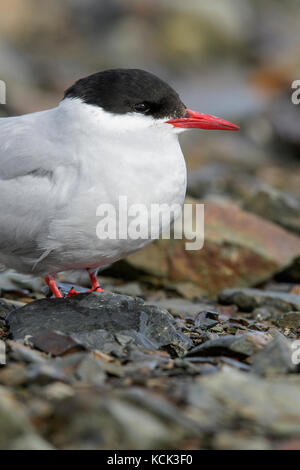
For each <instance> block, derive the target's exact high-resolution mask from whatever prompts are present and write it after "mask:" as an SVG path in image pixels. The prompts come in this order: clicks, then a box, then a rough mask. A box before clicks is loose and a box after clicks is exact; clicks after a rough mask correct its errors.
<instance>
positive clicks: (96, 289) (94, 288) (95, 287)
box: [87, 268, 104, 292]
mask: <svg viewBox="0 0 300 470" xmlns="http://www.w3.org/2000/svg"><path fill="white" fill-rule="evenodd" d="M87 272H88V273H89V276H90V280H91V284H92V288H91V289H90V290H89V292H104V291H103V289H102V288H101V286H100V284H99V282H98V278H97V275H96V273H95V271H90V270H89V269H88V268H87Z"/></svg>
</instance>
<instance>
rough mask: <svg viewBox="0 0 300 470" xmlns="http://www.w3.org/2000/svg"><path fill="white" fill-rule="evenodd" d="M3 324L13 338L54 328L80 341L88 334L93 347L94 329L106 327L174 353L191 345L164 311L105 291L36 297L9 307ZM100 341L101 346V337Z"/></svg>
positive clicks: (108, 329)
mask: <svg viewBox="0 0 300 470" xmlns="http://www.w3.org/2000/svg"><path fill="white" fill-rule="evenodd" d="M7 324H8V326H9V329H10V332H11V334H12V336H13V338H14V339H23V338H24V337H25V336H26V335H37V334H42V333H45V332H46V331H49V330H50V331H52V330H54V331H60V332H62V333H66V334H68V335H70V336H72V334H73V333H74V334H75V336H76V337H77V338H78V334H79V336H81V342H82V339H83V338H85V339H86V341H87V342H88V336H89V333H90V334H91V335H92V336H93V341H94V347H96V348H97V347H98V346H97V341H95V335H94V332H95V330H106V331H108V332H110V333H112V334H114V335H117V334H120V333H121V334H123V335H126V336H128V337H130V338H133V340H134V342H135V343H136V344H139V345H141V346H144V347H148V348H152V349H159V348H168V349H171V350H173V351H176V353H177V354H178V355H182V354H184V352H185V351H186V350H187V349H188V348H189V347H190V346H191V341H190V340H189V338H187V337H186V336H184V335H183V334H182V333H181V332H180V331H178V329H177V328H176V324H175V320H174V319H173V317H172V316H171V315H170V313H169V312H168V311H167V310H165V309H163V308H160V307H156V306H153V305H146V304H145V302H144V301H143V300H142V299H140V298H137V297H128V296H125V295H118V294H113V293H109V292H105V293H92V294H78V295H77V296H74V297H70V298H67V299H42V300H37V301H36V302H31V303H30V304H27V305H25V306H24V307H22V308H19V309H16V310H13V311H12V312H11V313H10V314H9V316H8V318H7ZM100 343H101V344H100V347H101V345H102V344H103V339H102V338H101V342H100ZM100 347H99V349H100Z"/></svg>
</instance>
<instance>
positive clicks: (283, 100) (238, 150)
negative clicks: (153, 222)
mask: <svg viewBox="0 0 300 470" xmlns="http://www.w3.org/2000/svg"><path fill="white" fill-rule="evenodd" d="M0 6H1V15H0V63H1V72H0V78H1V79H2V80H4V81H5V82H6V84H7V108H6V109H4V108H3V106H1V108H0V109H1V111H0V112H1V115H12V114H19V113H20V114H21V113H27V112H32V111H37V110H41V109H45V108H49V107H52V106H55V105H56V104H57V103H58V102H59V100H60V99H61V98H62V96H63V91H64V90H65V89H66V88H67V87H68V86H69V85H70V84H72V83H73V82H74V81H75V80H76V79H78V78H79V77H82V76H85V75H88V74H90V73H93V72H96V71H100V70H103V69H107V68H116V67H139V68H143V69H146V70H148V71H151V72H153V73H155V74H157V75H159V76H160V77H161V78H163V79H166V80H167V81H168V82H170V83H171V84H172V85H173V87H174V88H175V89H176V90H177V91H178V92H179V93H180V95H181V96H182V98H183V101H184V102H185V103H186V105H187V106H188V107H190V108H191V109H195V110H198V111H201V112H204V113H212V114H215V115H220V116H221V117H224V118H225V119H228V120H233V121H234V122H238V123H239V124H240V125H241V127H242V132H241V133H239V135H237V134H234V135H233V134H229V133H228V134H226V133H222V132H221V133H218V132H217V133H214V132H203V133H199V132H194V133H193V138H191V135H190V134H189V135H188V139H187V138H186V136H185V137H184V141H183V145H184V148H185V154H186V157H187V162H188V167H189V169H190V170H195V169H198V168H200V167H201V168H202V170H205V171H204V172H203V171H202V172H201V177H200V176H199V175H198V176H197V175H196V176H195V175H194V176H193V179H192V181H191V183H190V193H191V194H192V195H194V196H197V197H212V196H214V197H215V196H216V195H220V194H221V196H222V197H227V198H232V197H233V196H234V197H235V198H237V200H238V201H242V203H244V202H245V198H246V199H247V197H248V196H249V194H248V193H249V191H250V190H251V189H253V185H254V184H255V185H257V184H260V183H266V184H268V185H271V186H273V187H275V188H277V189H280V190H284V191H287V192H289V193H291V194H292V195H294V196H295V197H297V198H298V197H299V196H300V184H299V183H300V179H299V178H300V160H299V158H298V156H299V144H300V129H299V114H300V111H299V110H300V106H299V107H297V106H295V105H293V104H292V103H291V94H292V90H291V83H292V82H293V81H294V80H296V79H297V78H298V79H299V78H300V71H299V70H300V57H299V49H300V34H299V20H300V3H299V1H297V0H285V1H283V0H280V1H279V0H264V1H263V2H262V1H259V0H244V1H243V2H241V1H240V0H215V1H213V2H211V1H201V2H200V1H198V0H185V1H184V2H182V1H180V0H164V1H158V0H126V1H124V0H111V1H109V2H108V1H104V0H86V1H85V2H81V1H79V0H1V2H0ZM232 165H233V167H232ZM232 168H234V174H233V171H232ZM195 178H196V179H197V184H196V185H195V184H194V183H195ZM199 178H200V181H199ZM202 181H203V183H204V186H205V187H203V185H202ZM192 186H194V187H192ZM195 186H196V188H197V189H195ZM246 202H247V201H246Z"/></svg>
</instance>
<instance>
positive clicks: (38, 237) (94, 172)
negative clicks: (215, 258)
mask: <svg viewBox="0 0 300 470" xmlns="http://www.w3.org/2000/svg"><path fill="white" fill-rule="evenodd" d="M3 121H6V120H5V119H4V120H3ZM2 126H3V122H0V134H1V127H2ZM27 126H28V128H29V129H30V132H31V135H28V132H27V133H26V127H27ZM6 127H7V126H6ZM10 127H11V134H12V135H13V136H16V135H18V133H19V129H23V131H20V132H21V134H22V132H23V134H24V135H23V137H22V136H21V137H20V139H19V140H20V142H19V141H18V142H17V143H16V145H17V148H18V152H16V153H15V154H14V148H15V147H14V145H13V144H11V145H8V147H9V150H8V151H6V153H5V157H4V156H2V155H4V152H3V151H2V150H1V147H0V163H1V162H2V160H4V159H7V158H8V157H9V158H10V164H12V159H13V160H14V161H13V163H14V167H15V169H16V170H15V171H16V172H17V173H16V174H17V176H16V178H15V179H12V181H11V180H10V188H13V189H11V191H12V192H11V193H10V194H7V191H9V189H8V185H6V188H5V191H6V193H5V194H6V197H7V199H9V201H10V212H11V213H15V214H17V213H19V212H20V210H21V209H22V210H23V212H26V213H27V215H28V221H27V222H26V218H24V217H23V218H22V219H20V220H19V222H18V219H17V218H16V217H15V218H13V220H12V221H11V223H12V228H11V230H14V232H15V233H16V232H17V233H18V237H15V238H14V239H13V237H12V239H13V241H12V242H11V243H14V249H15V253H17V254H16V255H14V254H13V252H14V250H13V247H10V241H9V233H8V232H6V234H5V235H1V234H0V263H1V262H2V263H3V264H9V266H8V267H15V268H17V269H18V270H20V271H24V272H30V271H34V272H37V273H46V272H52V273H55V272H59V271H62V270H67V269H75V268H85V267H96V266H100V265H104V264H108V263H111V262H113V261H115V260H117V259H120V258H122V257H124V256H126V255H127V254H129V253H131V252H133V251H136V250H138V249H139V248H141V247H142V246H144V245H145V244H147V243H149V242H150V241H151V240H150V239H149V240H144V239H140V240H132V239H106V240H100V239H99V238H98V237H97V233H96V230H97V224H98V223H99V216H97V210H98V208H99V206H100V205H101V204H110V205H112V206H114V207H115V208H116V209H118V208H119V200H120V199H119V198H120V197H126V200H127V205H128V207H130V206H131V205H132V204H142V205H143V206H144V207H146V208H147V210H148V214H149V213H150V212H151V205H152V204H167V205H170V206H172V205H174V204H175V205H176V204H179V205H182V204H183V201H184V197H185V192H186V166H185V162H184V158H183V155H182V152H181V149H180V145H179V142H178V135H177V134H178V133H179V132H180V130H178V129H173V128H172V126H171V125H169V124H166V123H164V122H163V121H161V120H154V119H153V118H151V117H149V116H143V115H137V114H136V113H132V114H130V115H128V114H127V115H113V114H111V113H108V112H105V111H104V110H103V109H101V108H99V107H97V106H92V105H87V104H84V103H83V102H81V100H79V99H65V100H63V101H62V103H61V104H60V105H59V106H58V107H57V108H54V109H52V110H49V111H45V112H42V113H35V114H32V115H25V116H21V117H19V118H15V121H13V122H12V123H11V124H10ZM26 135H27V137H26V138H25V136H26ZM2 137H3V136H2ZM4 139H8V140H9V135H8V136H7V132H6V133H5V135H4ZM22 139H23V140H22ZM24 139H25V140H24ZM12 141H13V139H12ZM22 143H23V144H24V145H23V148H24V149H25V150H26V153H27V154H29V155H30V172H29V174H28V173H27V174H26V172H25V174H24V176H22V175H21V177H20V175H19V173H18V161H22V164H25V166H26V154H25V155H20V150H19V149H20V148H22V145H21V144H22ZM2 146H3V147H2V149H3V148H4V146H5V147H6V148H7V145H6V143H5V141H4V142H3V140H2ZM30 146H31V147H32V148H30ZM7 152H8V153H9V154H10V155H7ZM24 161H25V163H24ZM33 163H34V164H33ZM43 163H44V165H43ZM32 165H33V167H32ZM43 168H44V169H45V172H46V173H45V174H43ZM49 175H51V178H50V180H49V178H48V177H47V176H49ZM6 183H7V182H6V181H1V179H0V193H1V189H2V190H3V191H2V192H3V193H4V184H6ZM1 186H2V188H1ZM33 186H34V188H35V190H34V191H32V187H33ZM16 193H18V194H19V195H21V197H15V195H16ZM1 194H2V193H1ZM20 206H22V207H21V209H20ZM22 210H21V212H22ZM37 211H38V216H39V217H36V212H37ZM31 212H32V214H31ZM33 213H35V217H33ZM98 213H99V212H98ZM4 219H5V220H7V217H6V216H5V217H4V216H3V215H1V208H0V222H1V223H2V222H4ZM141 223H142V224H143V223H144V224H149V220H148V216H145V218H144V221H143V220H141ZM152 228H153V227H152ZM164 228H165V227H163V225H160V226H159V227H156V228H155V227H154V230H155V229H157V230H158V231H159V232H161V230H163V229H164ZM29 232H30V236H31V243H29V241H28V244H25V245H26V249H25V248H22V247H23V246H24V239H26V237H27V238H28V233H29ZM1 237H2V238H1ZM16 244H17V245H18V246H17V247H16ZM1 245H3V246H4V249H3V250H2V249H1ZM27 245H28V246H27Z"/></svg>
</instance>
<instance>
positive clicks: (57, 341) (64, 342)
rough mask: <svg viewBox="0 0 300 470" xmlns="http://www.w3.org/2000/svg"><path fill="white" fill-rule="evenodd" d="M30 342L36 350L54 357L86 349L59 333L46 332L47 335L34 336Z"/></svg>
mask: <svg viewBox="0 0 300 470" xmlns="http://www.w3.org/2000/svg"><path fill="white" fill-rule="evenodd" d="M30 342H31V343H32V344H33V346H34V347H35V348H37V349H39V350H40V351H44V352H46V353H50V354H52V356H63V355H64V354H67V353H69V354H70V353H72V352H76V351H80V350H83V349H84V347H83V346H82V345H81V344H79V343H78V342H77V341H74V339H73V338H71V337H70V336H68V335H65V334H63V333H60V332H59V331H46V332H45V333H41V334H39V335H35V336H32V337H31V338H30Z"/></svg>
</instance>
